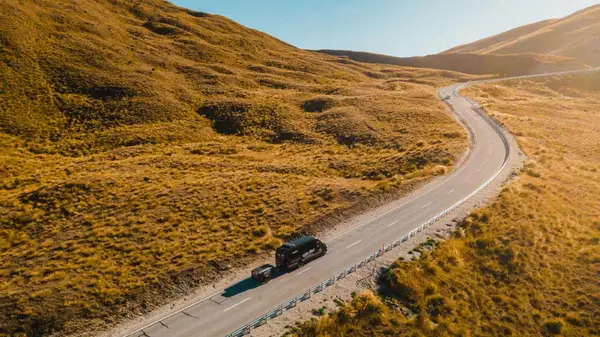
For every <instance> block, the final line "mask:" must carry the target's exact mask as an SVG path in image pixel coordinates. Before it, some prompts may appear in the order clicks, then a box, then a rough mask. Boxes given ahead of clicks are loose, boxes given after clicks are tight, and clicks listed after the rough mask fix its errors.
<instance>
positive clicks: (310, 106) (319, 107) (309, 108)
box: [302, 97, 338, 112]
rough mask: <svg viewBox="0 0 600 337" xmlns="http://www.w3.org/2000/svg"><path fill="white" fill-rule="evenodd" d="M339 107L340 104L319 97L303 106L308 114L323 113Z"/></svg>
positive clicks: (330, 99)
mask: <svg viewBox="0 0 600 337" xmlns="http://www.w3.org/2000/svg"><path fill="white" fill-rule="evenodd" d="M337 105H338V102H337V101H336V100H334V99H332V98H328V97H318V98H313V99H311V100H308V101H306V102H304V103H303V104H302V109H303V110H304V111H306V112H323V111H325V110H329V109H331V108H334V107H336V106H337Z"/></svg>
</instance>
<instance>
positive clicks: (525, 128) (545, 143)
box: [295, 74, 600, 336]
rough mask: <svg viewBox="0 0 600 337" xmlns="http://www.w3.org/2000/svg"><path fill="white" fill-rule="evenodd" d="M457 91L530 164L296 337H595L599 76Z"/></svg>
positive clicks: (599, 306) (599, 290) (598, 310)
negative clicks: (419, 253) (425, 248)
mask: <svg viewBox="0 0 600 337" xmlns="http://www.w3.org/2000/svg"><path fill="white" fill-rule="evenodd" d="M463 94H468V95H469V96H471V97H473V98H475V99H476V100H478V101H479V102H481V103H482V104H483V106H484V107H485V109H486V110H487V112H488V113H490V114H491V115H492V116H493V117H495V118H496V119H498V120H499V121H501V122H502V123H503V124H504V125H505V126H506V128H507V129H508V130H509V131H510V132H511V133H512V134H514V135H516V136H517V139H518V142H519V144H520V146H521V147H522V149H523V150H524V151H525V153H526V154H527V155H528V157H529V160H528V161H527V163H526V166H525V168H524V170H523V172H521V174H520V176H519V179H518V180H516V181H514V182H512V183H510V184H509V185H508V186H506V188H504V190H503V191H502V193H501V194H500V196H499V198H498V199H497V200H496V201H495V202H494V203H493V204H491V205H490V206H488V207H485V208H483V209H480V210H477V211H475V212H473V213H472V214H471V215H470V216H469V217H468V218H467V219H466V220H465V221H464V222H463V223H462V225H461V226H460V229H459V231H458V232H457V233H456V236H455V238H452V239H450V240H448V241H446V242H443V243H440V244H439V245H438V247H437V248H436V249H435V250H434V251H433V252H432V253H430V254H426V255H425V256H424V257H423V258H422V259H420V260H418V261H412V262H402V261H399V262H397V263H396V264H395V265H393V266H392V267H391V269H390V270H389V272H388V273H387V275H386V276H385V280H384V282H385V284H386V285H387V286H388V288H389V289H390V290H391V291H390V292H389V293H387V294H386V295H382V296H375V295H374V294H373V293H366V294H362V295H358V296H356V297H355V299H354V301H353V302H352V303H349V304H347V305H345V306H344V307H342V308H341V309H340V310H339V311H337V312H335V313H331V314H329V315H328V316H326V317H325V318H323V319H321V320H313V321H309V322H304V323H302V324H301V325H300V327H299V328H298V329H296V330H295V334H296V335H297V336H399V335H406V336H511V335H512V336H548V335H562V336H596V335H598V334H600V324H599V320H598V317H600V283H599V282H598V276H599V275H600V198H599V195H600V183H599V182H600V147H599V145H598V144H600V76H599V75H598V74H594V75H586V76H573V77H561V78H546V79H539V80H527V81H525V80H523V81H511V82H506V83H502V84H493V85H491V84H490V85H483V86H480V87H476V88H472V89H469V90H467V91H466V92H465V93H463Z"/></svg>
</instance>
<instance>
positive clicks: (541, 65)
mask: <svg viewBox="0 0 600 337" xmlns="http://www.w3.org/2000/svg"><path fill="white" fill-rule="evenodd" d="M318 52H320V53H325V54H329V55H335V56H342V57H347V58H349V59H351V60H354V61H357V62H365V63H383V64H393V65H398V66H406V67H418V68H431V69H444V70H452V71H458V72H462V73H467V74H478V75H483V74H499V75H507V76H516V75H524V74H531V73H537V72H549V71H562V70H573V69H580V68H583V67H584V65H583V64H582V63H581V62H578V61H576V60H573V59H571V58H567V57H559V56H550V55H540V54H516V55H484V54H476V53H448V54H437V55H427V56H422V57H394V56H388V55H381V54H373V53H366V52H355V51H349V50H319V51H318Z"/></svg>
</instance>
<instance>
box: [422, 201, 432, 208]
mask: <svg viewBox="0 0 600 337" xmlns="http://www.w3.org/2000/svg"><path fill="white" fill-rule="evenodd" d="M429 205H431V201H430V202H429V203H428V204H427V205H425V206H423V207H421V209H423V208H427V207H428V206H429Z"/></svg>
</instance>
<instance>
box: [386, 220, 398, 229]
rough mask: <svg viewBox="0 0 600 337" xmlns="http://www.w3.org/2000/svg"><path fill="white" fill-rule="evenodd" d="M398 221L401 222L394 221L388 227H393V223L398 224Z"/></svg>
mask: <svg viewBox="0 0 600 337" xmlns="http://www.w3.org/2000/svg"><path fill="white" fill-rule="evenodd" d="M398 222H400V220H396V221H394V222H392V223H391V224H389V225H387V226H388V227H392V226H393V225H395V224H397V223H398Z"/></svg>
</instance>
